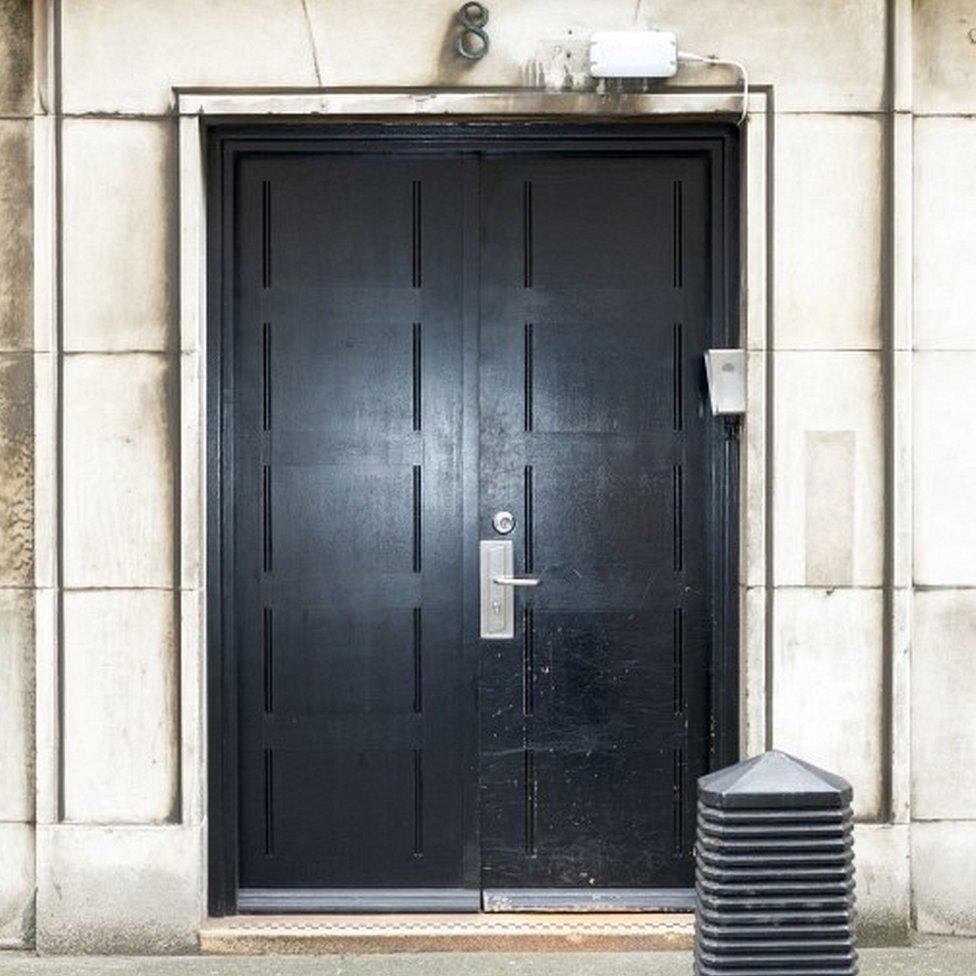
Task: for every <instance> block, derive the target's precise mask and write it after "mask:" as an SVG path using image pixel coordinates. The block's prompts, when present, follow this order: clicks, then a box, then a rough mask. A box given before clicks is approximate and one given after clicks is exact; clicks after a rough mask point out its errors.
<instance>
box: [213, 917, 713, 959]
mask: <svg viewBox="0 0 976 976" xmlns="http://www.w3.org/2000/svg"><path fill="white" fill-rule="evenodd" d="M694 930H695V925H694V915H693V914H691V913H689V912H681V913H677V912H671V913H660V914H656V913H649V912H633V913H624V912H588V913H585V914H580V913H578V912H545V913H542V912H540V913H533V912H517V913H508V912H490V913H479V914H458V913H450V914H447V913H436V914H435V913H430V914H423V913H416V912H414V913H410V914H395V915H394V914H386V915H233V916H229V917H226V918H212V919H209V920H208V921H206V922H205V923H204V924H203V926H202V927H201V929H200V949H201V951H202V952H209V953H214V954H220V955H236V954H240V955H301V954H306V955H330V954H339V953H346V954H350V953H351V954H356V953H359V954H366V953H398V952H572V951H591V952H593V951H599V952H652V951H656V950H678V949H690V948H691V946H692V941H693V938H694Z"/></svg>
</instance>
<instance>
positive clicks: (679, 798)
mask: <svg viewBox="0 0 976 976" xmlns="http://www.w3.org/2000/svg"><path fill="white" fill-rule="evenodd" d="M672 762H673V766H674V788H673V790H672V797H673V806H672V811H671V817H672V835H673V841H674V853H675V854H676V855H680V854H681V853H682V852H683V851H684V847H685V838H684V817H683V816H682V811H683V809H684V792H685V766H684V750H682V749H675V750H674V752H673V759H672Z"/></svg>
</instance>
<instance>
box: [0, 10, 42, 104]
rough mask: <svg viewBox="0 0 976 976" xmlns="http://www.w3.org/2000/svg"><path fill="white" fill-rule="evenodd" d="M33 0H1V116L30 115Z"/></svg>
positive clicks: (32, 77)
mask: <svg viewBox="0 0 976 976" xmlns="http://www.w3.org/2000/svg"><path fill="white" fill-rule="evenodd" d="M32 11H33V4H32V2H31V0H0V115H30V114H31V112H32V110H33V102H34V96H33V87H34V63H33V61H34V22H33V16H32Z"/></svg>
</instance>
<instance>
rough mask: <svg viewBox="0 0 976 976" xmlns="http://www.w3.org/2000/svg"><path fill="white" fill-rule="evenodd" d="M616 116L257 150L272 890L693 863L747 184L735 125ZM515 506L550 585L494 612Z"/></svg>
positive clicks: (258, 850)
mask: <svg viewBox="0 0 976 976" xmlns="http://www.w3.org/2000/svg"><path fill="white" fill-rule="evenodd" d="M615 147H616V143H614V144H612V145H606V146H605V145H603V144H600V145H599V146H594V147H593V148H592V149H587V148H585V147H582V148H581V147H574V148H573V149H572V150H571V151H562V150H561V149H559V148H552V149H547V148H545V147H543V148H541V149H539V150H535V151H517V150H512V149H509V150H507V151H503V152H493V151H491V149H490V148H488V149H482V150H481V151H473V150H471V149H465V148H443V149H440V150H436V151H434V150H431V149H430V148H428V149H427V150H426V151H409V150H406V149H400V150H398V151H391V148H390V147H389V146H384V147H382V149H381V150H380V151H375V150H373V149H371V148H370V146H368V145H364V146H363V147H362V148H361V149H360V150H359V151H356V152H352V151H348V150H346V151H330V150H329V149H323V150H321V151H315V152H309V151H302V152H296V151H281V150H278V151H268V152H252V153H249V154H245V155H242V157H241V158H240V160H239V161H238V163H237V164H236V170H235V181H236V182H235V187H236V189H235V192H234V194H233V204H232V217H233V228H234V229H233V240H234V252H233V253H234V259H233V260H234V264H233V267H234V271H233V281H234V311H233V322H232V340H231V341H230V342H229V347H230V352H229V355H230V357H231V362H230V364H229V366H228V367H227V368H228V370H229V372H230V373H231V375H232V381H231V386H232V390H233V395H232V397H231V400H230V401H228V406H227V412H228V416H229V418H230V420H229V425H228V430H229V437H228V444H229V445H231V450H230V452H229V454H230V457H231V461H230V467H229V469H228V470H229V473H230V478H231V484H232V505H231V506H230V508H229V511H230V512H231V513H232V514H231V517H230V518H229V521H228V523H227V526H226V531H227V534H228V538H227V540H226V542H227V549H228V551H229V552H231V553H232V557H231V563H232V564H231V572H230V578H231V580H232V586H231V587H230V589H231V590H232V599H233V604H232V615H231V619H230V623H229V626H230V627H231V629H232V645H233V648H234V656H235V661H236V673H237V679H236V680H237V729H238V735H237V770H238V773H237V783H238V786H237V803H238V845H239V851H238V856H239V861H238V865H239V866H238V872H239V885H240V889H241V899H242V903H243V904H247V905H250V906H252V907H258V908H260V907H262V906H264V905H265V903H267V905H269V906H272V907H273V906H275V905H277V906H279V907H281V906H285V907H287V905H288V904H289V901H288V899H289V898H293V899H297V901H295V904H296V905H297V904H302V905H307V906H310V907H319V908H322V907H332V906H334V907H339V908H341V907H343V906H347V905H348V906H349V907H353V906H355V907H360V908H366V909H369V908H377V909H379V908H389V907H396V906H402V907H411V906H414V907H423V908H431V907H438V906H439V907H444V908H459V909H460V908H468V909H475V908H477V907H479V905H482V904H485V905H486V907H493V906H502V905H509V906H512V905H515V906H518V905H519V904H520V902H519V897H520V895H525V894H526V893H527V892H531V897H532V898H534V899H535V901H534V902H532V903H533V904H536V905H540V904H544V903H545V901H546V894H545V892H546V891H548V892H550V893H552V895H553V897H554V898H556V897H557V896H558V897H561V898H562V899H563V901H564V902H565V903H567V904H568V903H572V902H573V901H574V899H576V898H577V896H578V898H579V899H581V900H583V901H585V900H586V899H587V898H590V899H592V898H593V897H594V893H597V895H598V894H599V893H600V892H610V893H619V892H620V891H621V890H624V891H629V892H630V893H631V894H632V895H633V896H634V898H636V899H637V900H638V903H639V900H640V892H641V891H645V892H646V891H648V890H651V891H660V890H661V889H669V888H671V889H676V888H682V887H687V886H689V885H691V884H692V880H693V875H692V864H691V855H690V851H691V844H692V839H693V837H692V824H693V820H694V810H695V793H694V786H695V780H696V778H697V777H698V776H699V775H701V774H702V773H704V772H705V771H706V770H707V769H708V768H709V764H710V762H711V761H713V758H712V757H713V755H714V750H715V716H716V706H715V701H716V696H717V694H718V693H719V692H721V689H716V687H715V680H714V669H713V661H714V657H715V647H714V640H715V634H716V633H717V632H718V628H717V614H718V612H719V611H718V609H717V607H718V603H719V601H718V599H717V597H716V586H717V583H716V581H717V580H719V579H720V578H721V573H720V572H719V571H718V569H719V568H720V567H718V566H717V564H718V562H719V561H720V560H721V558H722V551H723V550H722V546H721V545H720V544H719V540H717V539H716V537H715V536H716V524H717V523H716V512H717V511H719V510H720V509H721V507H722V505H724V504H725V503H726V501H727V499H726V498H724V497H718V496H719V488H720V486H719V485H717V477H716V473H715V471H716V467H715V457H716V444H718V443H719V442H720V441H721V440H722V438H723V437H724V436H725V433H724V431H723V430H721V429H719V427H718V423H719V422H718V421H716V420H715V419H714V418H712V417H711V416H710V415H709V413H708V411H707V409H706V403H707V397H706V394H705V390H704V385H703V369H702V353H703V350H704V348H705V346H706V336H707V335H708V333H709V330H710V329H714V328H715V321H714V320H715V317H716V315H725V314H726V313H727V310H726V309H725V308H724V306H723V301H724V297H723V296H724V288H725V285H724V283H723V279H722V273H723V272H722V267H723V262H724V260H725V256H724V255H722V254H720V253H716V252H717V251H718V250H720V249H721V247H722V244H721V242H722V240H723V235H722V233H721V232H720V231H721V228H717V227H716V221H717V220H720V219H721V213H722V205H721V201H720V200H718V199H716V197H717V196H721V194H718V193H717V192H716V186H720V185H721V181H720V180H716V174H715V172H714V170H715V157H714V154H713V153H709V152H697V153H696V152H690V151H680V150H679V149H675V148H670V149H669V148H668V147H667V146H662V145H659V144H658V143H655V142H651V143H648V144H647V145H642V147H641V148H640V150H639V151H638V150H635V149H630V150H627V151H624V150H620V149H617V148H615ZM719 292H721V294H719ZM501 511H508V512H510V513H512V514H513V515H514V519H515V522H514V529H513V530H512V531H511V532H510V533H507V534H505V535H502V534H501V533H499V532H498V531H497V530H496V528H495V527H494V526H493V522H492V519H493V516H494V515H495V513H496V512H501ZM719 521H721V520H719ZM503 538H504V539H507V540H510V541H511V542H512V544H513V549H514V553H515V565H514V570H515V573H516V574H518V575H520V576H531V577H534V578H538V579H540V580H541V584H540V585H539V586H538V587H534V588H528V587H524V588H523V587H519V588H517V589H515V590H514V591H513V594H514V595H513V599H514V606H515V611H514V621H515V625H514V637H513V638H511V639H502V640H498V639H481V637H480V632H479V627H480V623H479V621H480V616H479V611H480V607H479V599H480V589H479V579H478V574H479V561H478V551H479V542H480V540H482V539H503ZM482 892H485V893H486V898H487V901H486V902H484V903H483V902H482V900H481V899H482ZM303 899H304V900H303Z"/></svg>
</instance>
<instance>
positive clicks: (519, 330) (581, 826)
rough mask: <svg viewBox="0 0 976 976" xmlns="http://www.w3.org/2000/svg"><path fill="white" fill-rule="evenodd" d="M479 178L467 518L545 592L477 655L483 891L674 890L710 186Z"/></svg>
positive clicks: (692, 696) (702, 598)
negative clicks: (477, 402) (505, 530)
mask: <svg viewBox="0 0 976 976" xmlns="http://www.w3.org/2000/svg"><path fill="white" fill-rule="evenodd" d="M482 172H483V194H482V200H483V211H482V214H483V242H484V243H483V248H482V264H481V267H482V281H483V283H487V284H486V285H485V292H486V293H487V295H488V296H489V299H488V305H487V307H485V306H484V305H483V307H482V319H481V329H482V333H481V334H482V344H481V346H482V358H481V431H482V440H481V471H482V492H483V498H482V511H483V512H489V511H492V510H494V509H495V508H511V509H512V510H513V512H516V513H517V516H521V518H520V520H519V528H518V529H517V530H516V533H515V541H516V544H517V550H518V551H519V553H520V560H519V561H518V564H517V565H516V571H519V572H525V573H530V574H531V575H533V576H535V577H538V578H540V579H541V581H542V582H541V585H540V586H539V587H538V588H536V589H533V590H532V591H530V592H525V593H524V594H520V602H521V606H522V608H523V612H522V614H521V615H520V616H519V617H517V619H519V620H520V624H521V626H520V627H519V628H518V630H517V632H516V635H515V639H514V640H513V642H512V647H511V648H510V649H502V648H498V649H496V648H494V647H492V648H486V652H485V654H484V656H483V669H482V709H481V730H482V770H483V775H484V777H485V780H486V782H487V783H488V784H490V785H488V786H485V787H484V788H483V799H484V802H485V804H486V806H487V807H489V808H490V810H489V812H488V814H487V816H486V821H487V822H488V823H489V824H490V825H491V831H490V833H489V834H487V835H486V836H485V838H484V841H483V851H482V880H483V883H484V885H485V886H486V887H490V888H505V887H513V888H517V887H547V886H548V887H559V888H590V887H593V886H598V887H609V888H619V887H653V886H660V885H680V884H690V883H691V880H692V875H691V864H690V856H689V854H690V844H691V839H692V831H691V823H692V818H693V809H694V791H693V785H694V782H695V779H696V777H697V776H699V775H700V774H701V773H703V772H705V771H706V769H707V764H708V727H707V716H708V709H707V691H706V681H707V678H706V673H707V667H708V659H709V657H708V655H709V649H708V646H707V641H706V640H705V639H704V637H705V630H704V628H702V627H701V626H700V625H699V622H700V621H701V620H702V619H703V618H705V617H707V614H708V604H707V599H706V596H707V594H706V589H707V587H706V580H707V576H708V561H707V552H706V546H705V541H706V540H705V530H704V524H705V518H704V515H705V513H706V511H707V503H708V491H709V484H710V472H709V460H708V457H709V456H708V445H707V440H706V436H705V434H706V425H707V424H708V423H710V422H711V421H710V418H708V417H706V415H705V414H704V411H703V409H702V400H701V395H700V394H701V390H700V379H699V369H700V356H701V350H702V349H703V347H704V337H705V334H706V328H707V325H708V315H709V301H708V299H709V291H708V289H709V279H708V254H707V251H706V247H705V241H706V240H707V222H708V208H707V197H708V188H709V182H708V171H707V164H706V162H705V161H704V160H702V159H680V158H674V157H657V158H647V157H645V158H610V159H608V158H586V157H576V158H572V159H559V160H545V161H539V160H527V161H520V162H513V161H508V160H506V161H504V162H502V161H495V160H492V161H491V162H489V163H486V164H485V165H484V167H483V170H482ZM604 295H606V296H607V298H608V301H607V311H606V312H605V313H601V312H600V311H599V309H598V308H595V307H594V299H595V298H598V299H599V298H603V297H604ZM486 531H487V527H486ZM686 621H693V623H692V624H691V625H690V626H686ZM679 686H680V687H679Z"/></svg>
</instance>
